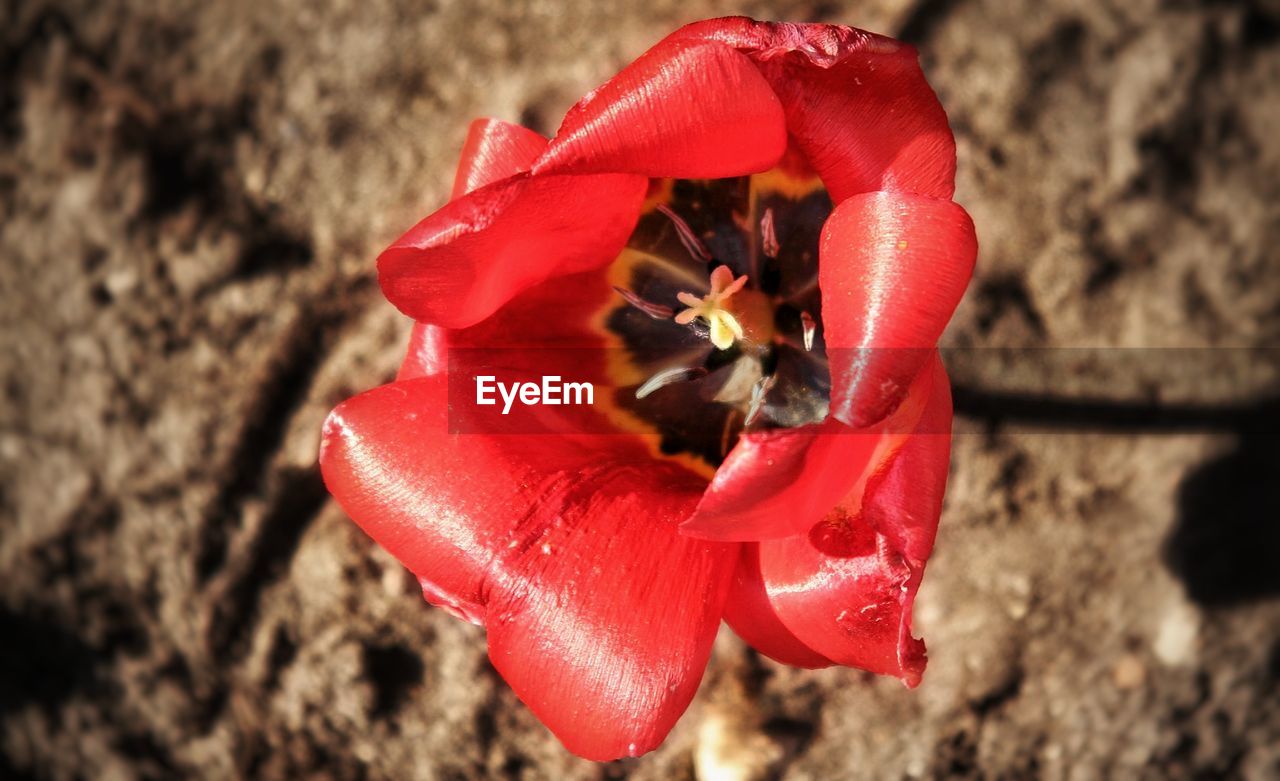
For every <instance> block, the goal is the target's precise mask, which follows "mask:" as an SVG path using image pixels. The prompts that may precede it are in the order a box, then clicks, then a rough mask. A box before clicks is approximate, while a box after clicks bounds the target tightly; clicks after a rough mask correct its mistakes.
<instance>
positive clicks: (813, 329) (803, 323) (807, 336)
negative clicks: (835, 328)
mask: <svg viewBox="0 0 1280 781" xmlns="http://www.w3.org/2000/svg"><path fill="white" fill-rule="evenodd" d="M800 327H801V328H802V329H803V331H804V349H805V352H812V351H813V337H814V334H816V333H817V332H818V324H817V323H815V322H813V315H811V314H809V313H808V312H801V313H800Z"/></svg>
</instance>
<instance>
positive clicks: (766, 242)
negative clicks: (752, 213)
mask: <svg viewBox="0 0 1280 781" xmlns="http://www.w3.org/2000/svg"><path fill="white" fill-rule="evenodd" d="M760 248H761V249H762V250H763V251H764V255H765V257H767V258H776V257H778V250H779V247H778V232H777V230H775V229H774V227H773V207H769V208H767V209H765V210H764V216H763V217H761V218H760Z"/></svg>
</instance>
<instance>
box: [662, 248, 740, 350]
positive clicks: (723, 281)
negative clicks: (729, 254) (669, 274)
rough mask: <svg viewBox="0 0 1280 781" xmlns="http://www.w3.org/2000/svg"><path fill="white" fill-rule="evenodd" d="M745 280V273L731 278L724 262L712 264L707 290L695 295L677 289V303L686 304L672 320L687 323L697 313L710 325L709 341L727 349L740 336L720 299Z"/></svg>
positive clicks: (728, 295)
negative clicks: (718, 264) (709, 290)
mask: <svg viewBox="0 0 1280 781" xmlns="http://www.w3.org/2000/svg"><path fill="white" fill-rule="evenodd" d="M746 284H747V278H746V276H745V275H744V276H741V277H738V278H737V279H734V278H733V271H732V270H730V269H729V267H728V266H716V269H715V271H712V272H711V292H710V293H707V294H706V295H705V296H702V297H701V298H699V297H698V296H696V295H694V294H693V293H684V292H681V293H677V294H676V298H677V299H679V301H680V303H682V304H684V305H685V306H687V307H689V308H688V309H685V310H683V311H681V312H680V313H679V314H677V315H676V322H677V323H679V324H680V325H688V324H689V323H692V322H693V321H694V319H695V318H699V317H701V318H702V319H703V320H705V321H706V322H707V325H709V326H711V343H712V344H714V345H715V346H716V347H718V348H720V349H721V350H728V349H729V348H730V347H732V346H733V342H734V340H736V339H741V338H742V336H743V331H742V324H741V323H739V322H738V318H736V317H734V316H733V314H732V313H731V312H730V311H729V310H727V309H725V308H724V306H723V305H724V302H725V301H727V300H728V299H729V298H730V297H731V296H732V295H733V294H734V293H737V292H738V291H739V290H741V289H742V287H743V285H746Z"/></svg>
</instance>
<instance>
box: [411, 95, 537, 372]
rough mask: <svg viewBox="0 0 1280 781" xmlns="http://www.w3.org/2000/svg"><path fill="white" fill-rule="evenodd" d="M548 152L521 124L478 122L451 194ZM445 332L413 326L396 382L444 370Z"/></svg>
mask: <svg viewBox="0 0 1280 781" xmlns="http://www.w3.org/2000/svg"><path fill="white" fill-rule="evenodd" d="M546 149H547V139H545V138H543V137H542V136H541V135H539V134H538V133H535V132H534V131H532V130H530V129H528V128H526V127H521V126H520V125H513V124H511V123H510V122H503V121H502V120H501V119H477V120H475V121H474V122H472V123H471V127H469V128H468V129H467V140H466V141H465V142H463V144H462V155H461V157H460V158H459V160H458V171H457V174H456V175H455V176H454V179H453V195H452V196H451V197H453V198H458V197H460V196H462V195H465V194H467V193H469V192H471V191H473V190H478V189H480V188H481V187H484V186H485V185H488V184H492V183H493V182H496V181H498V180H500V179H506V178H507V177H509V176H515V175H516V174H518V173H521V172H523V171H527V170H529V167H530V166H532V165H533V161H534V160H537V159H538V156H539V155H541V154H542V153H543V152H544V151H546ZM447 338H448V337H447V332H446V331H445V329H443V328H440V327H439V326H435V325H429V324H427V323H418V322H415V323H414V324H413V331H412V333H411V334H410V335H409V348H408V350H407V351H406V352H405V357H404V361H403V362H402V363H401V365H400V372H399V373H398V374H397V375H396V379H397V380H411V379H413V378H414V377H424V376H427V375H429V374H435V373H436V372H440V371H444V370H445V368H446V364H445V362H446V360H447V358H446V353H445V349H446V341H447Z"/></svg>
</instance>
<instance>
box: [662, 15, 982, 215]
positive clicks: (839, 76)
mask: <svg viewBox="0 0 1280 781" xmlns="http://www.w3.org/2000/svg"><path fill="white" fill-rule="evenodd" d="M689 40H704V41H705V40H711V41H719V42H721V43H724V44H727V45H729V46H733V47H734V48H736V49H738V50H739V51H741V52H743V53H744V54H746V55H748V56H750V57H751V58H752V59H753V60H755V61H756V62H757V63H758V64H759V65H760V70H761V72H762V73H763V74H764V76H765V78H766V79H768V81H769V84H770V85H771V86H772V87H773V89H774V90H775V91H776V92H777V94H778V97H779V98H780V99H781V101H782V106H783V108H784V110H785V111H786V117H787V130H788V132H789V133H790V135H791V138H792V139H793V141H794V143H795V144H796V146H797V147H798V148H799V150H800V151H801V152H802V153H803V154H804V156H805V157H806V158H808V160H809V163H810V164H811V165H812V166H813V168H814V169H815V170H816V171H817V172H818V174H819V175H820V176H821V177H822V180H823V182H824V183H825V184H826V186H827V190H828V191H829V192H830V193H831V197H832V200H834V201H835V202H836V203H839V202H840V201H842V200H844V199H845V198H848V197H849V196H851V195H854V194H856V193H862V192H872V191H876V190H896V191H902V192H910V193H917V194H920V195H928V196H932V197H935V198H950V197H951V194H952V192H953V191H954V187H955V185H954V182H955V167H956V153H955V140H954V138H953V136H952V134H951V128H950V127H949V126H948V124H947V116H946V113H945V112H944V111H943V110H942V106H941V104H939V103H938V99H937V96H935V95H934V93H933V90H932V89H930V87H929V84H928V83H927V82H926V81H925V79H924V74H923V73H922V72H921V70H920V63H919V60H918V57H917V55H916V51H915V49H914V48H912V47H911V46H908V45H906V44H903V43H900V42H898V41H895V40H893V39H891V38H885V37H883V36H879V35H874V34H872V33H868V32H864V31H862V30H857V29H854V28H852V27H845V26H842V25H829V24H788V23H780V22H756V21H753V20H751V19H747V18H744V17H731V18H724V19H710V20H707V21H704V22H696V23H694V24H691V25H688V26H686V27H683V28H681V29H680V30H677V31H676V32H675V33H672V35H671V36H669V37H668V38H667V40H666V41H664V42H663V43H664V44H666V43H669V42H675V41H689ZM661 45H663V44H659V46H661Z"/></svg>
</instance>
